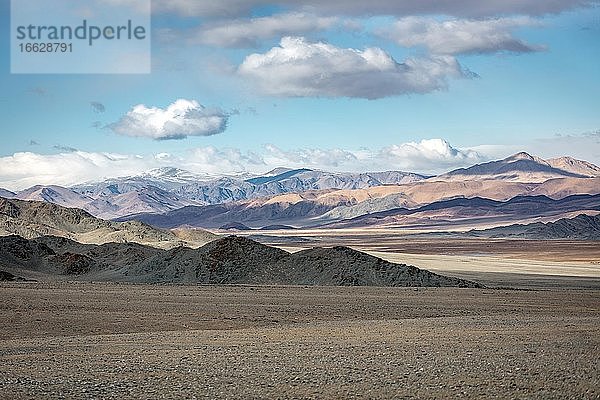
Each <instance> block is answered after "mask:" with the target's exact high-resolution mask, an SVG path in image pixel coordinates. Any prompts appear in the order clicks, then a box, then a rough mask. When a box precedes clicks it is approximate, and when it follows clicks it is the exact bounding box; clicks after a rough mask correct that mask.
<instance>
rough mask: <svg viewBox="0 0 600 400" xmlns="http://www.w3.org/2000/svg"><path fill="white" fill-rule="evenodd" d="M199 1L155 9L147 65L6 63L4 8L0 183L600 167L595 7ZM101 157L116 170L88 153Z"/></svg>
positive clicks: (159, 4)
mask: <svg viewBox="0 0 600 400" xmlns="http://www.w3.org/2000/svg"><path fill="white" fill-rule="evenodd" d="M94 1H100V0H94ZM123 1H124V0H123ZM192 3H195V6H194V7H189V4H192ZM210 3H213V2H203V1H196V2H188V3H187V5H188V7H186V6H185V5H186V3H185V2H183V1H175V2H165V1H163V0H156V1H155V2H154V3H153V14H152V25H153V32H152V73H151V74H147V75H115V74H106V75H102V74H92V75H69V74H59V75H51V74H41V75H20V74H11V73H10V54H9V50H10V34H11V32H10V28H9V27H10V6H9V1H7V0H1V6H0V7H1V8H0V13H1V21H0V25H1V26H2V37H1V39H0V40H1V41H0V87H1V88H2V89H1V92H0V107H1V108H0V109H1V110H2V111H1V112H2V130H1V133H0V135H2V136H1V139H2V147H1V154H0V157H1V158H0V186H4V187H9V188H19V187H22V186H25V185H26V184H28V183H32V182H36V181H39V182H40V183H51V182H49V180H55V181H56V182H54V183H61V184H70V183H75V181H78V180H87V179H98V178H102V177H105V176H114V175H122V174H129V173H136V172H141V171H142V170H143V169H149V168H153V167H157V166H165V165H167V164H173V165H175V166H178V167H185V168H188V169H192V170H195V171H194V172H209V173H235V172H241V171H250V172H262V171H266V170H268V169H270V168H272V167H275V166H278V165H276V164H286V165H285V166H293V167H294V166H306V167H312V168H323V169H330V170H357V169H378V170H381V169H412V170H414V171H416V172H427V173H432V172H433V173H435V172H441V171H443V170H446V169H450V168H454V167H460V166H464V165H469V164H471V163H473V162H479V161H484V160H488V159H492V158H498V157H502V156H506V155H509V154H511V153H513V152H516V151H520V150H525V151H528V152H531V153H533V154H538V155H540V156H543V157H553V156H560V155H571V156H575V157H578V158H583V159H587V160H588V161H591V162H595V163H600V133H599V129H600V112H598V110H599V109H598V104H600V99H599V98H598V97H599V94H600V73H599V70H598V65H600V46H599V45H598V38H599V37H600V7H599V6H598V3H596V2H585V1H576V0H573V1H562V2H559V1H549V2H547V3H546V6H541V5H540V2H535V1H524V2H522V5H521V6H520V7H519V8H518V9H514V10H513V9H511V8H510V5H506V3H507V2H500V1H495V0H494V1H490V2H485V3H486V4H487V5H488V6H489V7H487V8H486V7H482V9H481V10H479V9H475V8H474V7H473V4H474V3H473V2H472V1H471V0H465V1H462V0H459V1H457V2H454V3H452V4H453V6H452V7H446V8H443V7H441V6H439V7H437V6H436V2H432V1H424V2H423V3H422V4H426V3H427V4H428V3H431V6H430V7H425V6H423V7H421V9H415V10H411V9H410V6H409V5H408V4H410V3H409V2H404V3H405V4H407V5H406V7H404V6H398V7H396V8H397V9H394V7H393V6H389V5H386V3H385V2H383V1H379V0H377V1H374V3H373V4H372V7H371V8H370V9H369V10H366V11H365V10H363V9H362V7H361V6H360V3H359V2H357V1H355V0H351V1H349V2H346V3H345V4H347V5H348V6H347V8H345V6H344V2H341V1H338V2H336V1H332V2H328V3H327V4H328V5H327V6H322V7H321V6H319V5H318V4H319V2H313V1H310V0H306V1H299V2H291V1H283V2H280V3H276V2H275V3H270V2H267V1H263V0H256V1H252V0H248V1H245V0H236V1H231V2H229V3H230V7H229V8H227V7H225V5H227V4H228V2H227V1H224V2H222V3H221V4H222V5H224V6H223V9H222V10H213V9H212V8H211V7H212V6H210V5H209V4H210ZM400 3H402V2H398V4H400ZM438 3H441V2H438ZM495 3H497V4H498V6H497V7H494V4H495ZM508 3H512V2H508ZM182 4H183V6H181V5H182ZM388 4H389V2H388ZM544 7H546V8H544ZM423 8H426V10H425V11H424V10H423ZM282 18H287V19H288V20H286V22H285V23H281V22H280V21H281V19H282ZM240 26H245V27H246V28H244V29H245V30H243V31H242V33H241V34H240V33H236V31H235V28H236V27H238V28H239V27H240ZM215 28H219V29H221V30H218V29H217V30H215ZM215 32H216V33H215ZM222 32H226V33H227V35H223V34H222ZM423 32H428V33H427V34H424V33H423ZM455 33H458V34H459V35H458V36H457V37H456V38H454V39H453V40H449V39H448V38H450V39H452V37H453V35H454V34H455ZM253 35H254V36H253ZM288 36H289V37H292V38H294V40H292V41H289V42H287V44H284V42H282V38H283V37H288ZM249 38H250V39H252V40H250V39H249ZM232 43H233V44H232ZM282 48H285V49H282ZM368 48H375V49H377V52H375V53H373V54H375V55H374V56H373V57H375V58H369V57H371V53H369V50H366V49H368ZM351 49H352V50H351ZM251 54H255V55H256V60H257V63H254V64H253V63H251V60H250V57H249V56H250V55H251ZM290 54H293V57H292V59H291V61H290V59H289V58H285V57H288V56H290ZM294 57H295V58H294ZM327 57H332V59H328V58H327ZM377 57H379V58H377ZM365 59H367V60H368V62H366V63H365V61H364V60H365ZM298 60H300V61H298ZM369 60H374V61H369ZM390 60H392V61H393V62H394V63H393V64H392V65H391V66H390V63H389V61H390ZM407 60H415V61H414V63H412V64H411V62H412V61H407ZM294 63H300V64H294ZM382 71H383V72H382ZM294 74H295V75H294ZM315 82H318V83H315ZM178 99H182V100H184V102H182V103H178V106H177V107H183V110H181V109H179V108H177V107H175V108H173V110H175V111H174V112H176V113H177V112H178V113H180V115H181V119H179V120H176V121H172V123H170V125H164V126H163V125H160V123H159V125H160V126H156V124H155V125H152V126H147V127H146V126H145V125H143V124H144V123H145V122H140V120H137V118H141V119H144V118H146V116H148V115H153V116H157V118H159V120H161V121H163V122H164V119H165V118H169V117H168V115H167V114H163V113H164V112H167V110H168V107H169V106H170V105H173V104H175V102H176V101H177V100H178ZM92 103H94V104H96V105H98V104H100V105H101V107H94V106H93V105H92ZM137 105H143V107H144V108H143V109H141V111H140V110H139V109H138V111H134V107H135V106H137ZM181 113H183V114H181ZM161 118H162V119H161ZM209 118H210V121H211V124H212V125H211V126H210V127H206V126H205V124H206V123H207V121H208V120H209ZM133 120H135V121H137V122H136V125H135V127H134V126H132V123H133V122H132V121H133ZM140 124H142V125H141V126H140ZM152 132H153V133H152ZM107 153H109V154H117V155H119V156H118V157H117V159H118V160H117V161H118V162H115V163H111V162H110V161H111V160H110V159H109V160H104V161H102V162H97V161H94V159H95V157H96V156H100V158H102V155H103V154H107ZM23 154H25V155H26V156H24V155H23ZM60 160H64V161H65V162H67V163H68V164H69V165H71V166H72V168H75V169H77V165H79V164H77V163H78V162H81V168H80V170H81V172H80V173H71V174H66V175H65V173H64V171H62V170H60V169H58V170H56V171H55V172H52V171H48V169H49V165H53V164H56V162H60ZM123 160H127V162H123ZM140 160H142V161H140ZM113 161H114V160H113ZM94 163H96V164H94ZM94 165H95V166H96V167H98V168H97V169H102V172H101V173H99V172H97V169H96V170H95V169H94V168H93V166H94ZM50 169H51V168H50ZM89 171H95V172H89Z"/></svg>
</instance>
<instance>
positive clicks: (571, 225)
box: [468, 214, 600, 240]
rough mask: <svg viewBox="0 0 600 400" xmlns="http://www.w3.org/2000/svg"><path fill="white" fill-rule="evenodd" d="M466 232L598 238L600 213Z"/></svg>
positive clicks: (535, 237) (486, 235) (528, 236)
mask: <svg viewBox="0 0 600 400" xmlns="http://www.w3.org/2000/svg"><path fill="white" fill-rule="evenodd" d="M468 234H469V235H471V236H480V237H493V238H499V237H519V238H526V239H575V240H600V215H586V214H580V215H578V216H576V217H575V218H562V219H559V220H558V221H555V222H548V223H541V222H536V223H532V224H527V225H523V224H513V225H509V226H503V227H498V228H492V229H485V230H472V231H470V232H468Z"/></svg>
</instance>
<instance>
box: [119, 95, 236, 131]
mask: <svg viewBox="0 0 600 400" xmlns="http://www.w3.org/2000/svg"><path fill="white" fill-rule="evenodd" d="M228 118H229V117H228V115H227V114H226V113H225V112H223V111H221V110H219V109H216V108H215V109H209V108H206V107H204V106H203V105H201V104H200V103H198V102H197V101H196V100H185V99H179V100H176V101H175V102H174V103H172V104H170V105H169V106H168V107H167V108H164V109H163V108H158V107H147V106H145V105H143V104H139V105H136V106H134V107H133V108H132V109H131V110H129V112H127V114H125V115H124V116H123V117H121V119H120V120H119V121H117V122H115V123H112V124H110V125H109V126H108V127H109V128H110V129H111V130H112V131H113V132H115V133H117V134H119V135H123V136H134V137H145V138H151V139H155V140H168V139H184V138H186V137H188V136H211V135H216V134H218V133H222V132H224V131H225V129H226V128H227V122H228Z"/></svg>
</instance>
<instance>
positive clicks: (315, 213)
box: [2, 153, 600, 228]
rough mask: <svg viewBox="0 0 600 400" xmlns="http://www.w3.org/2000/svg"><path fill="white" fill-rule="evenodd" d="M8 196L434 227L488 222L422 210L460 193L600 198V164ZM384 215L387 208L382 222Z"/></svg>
mask: <svg viewBox="0 0 600 400" xmlns="http://www.w3.org/2000/svg"><path fill="white" fill-rule="evenodd" d="M2 193H4V194H5V195H6V196H5V197H11V198H14V199H22V200H37V201H43V202H47V203H54V204H58V205H62V206H65V207H75V208H80V209H84V210H86V211H87V212H88V213H90V214H91V215H94V216H96V217H100V218H104V219H114V220H116V221H121V222H123V221H131V220H137V221H143V222H146V223H148V224H150V225H154V226H158V227H160V228H177V227H181V228H189V227H196V228H220V227H232V226H234V225H235V224H240V225H239V226H242V225H247V226H248V227H250V228H262V227H266V226H272V225H284V226H291V227H317V226H327V227H329V228H333V227H343V226H347V227H349V226H352V227H360V226H371V225H372V224H375V225H380V224H383V225H385V226H406V225H409V226H437V225H439V224H440V223H441V224H442V225H443V224H445V223H448V224H450V225H452V224H455V223H456V222H457V221H462V222H463V223H464V224H468V223H474V222H477V221H483V220H486V218H484V217H483V216H482V215H481V213H482V211H481V209H480V207H479V206H478V205H477V204H475V203H476V200H474V201H473V202H471V204H470V205H468V206H467V205H463V206H461V208H460V211H458V210H459V208H458V206H453V207H450V206H449V205H450V204H452V203H448V207H445V208H440V209H437V210H426V209H423V207H425V206H428V205H430V204H433V203H438V202H444V201H447V200H453V199H460V198H463V199H477V198H481V199H489V200H495V201H500V202H508V201H510V200H511V199H514V198H517V197H519V196H528V197H531V198H532V199H531V204H533V203H535V202H536V201H541V202H544V201H543V200H542V197H540V196H545V197H547V198H550V199H554V200H560V199H563V198H566V197H569V196H573V195H578V194H592V195H595V194H600V168H599V167H597V166H595V165H593V164H591V163H588V162H585V161H581V160H576V159H573V158H571V157H561V158H555V159H548V160H543V159H541V158H539V157H535V156H532V155H529V154H527V153H517V154H515V155H513V156H510V157H507V158H505V159H503V160H498V161H491V162H487V163H483V164H478V165H474V166H472V167H469V168H464V169H457V170H454V171H450V172H448V173H445V174H441V175H438V176H429V177H428V176H424V175H419V174H414V173H407V172H397V171H388V172H378V173H361V174H350V173H329V172H324V171H314V170H309V169H286V168H277V169H275V170H272V171H270V172H269V173H266V174H264V175H261V176H248V175H239V176H227V177H214V176H208V175H198V174H193V173H190V172H187V171H183V170H180V169H176V168H160V169H156V170H152V171H150V172H148V173H145V174H142V175H139V176H132V177H124V178H115V179H109V180H106V181H102V182H91V183H85V184H79V185H75V186H73V187H70V188H65V187H60V186H34V187H32V188H29V189H26V190H23V191H20V192H18V193H12V192H9V191H4V192H2ZM536 199H537V200H536ZM400 209H401V210H413V211H412V212H407V211H402V212H401V213H400V214H398V215H396V216H395V217H392V216H391V214H390V212H394V210H396V211H397V210H400ZM390 210H391V211H390ZM416 210H418V211H416ZM494 210H495V211H494V212H497V211H498V210H500V208H495V209H494ZM530 210H533V209H530ZM591 210H594V208H593V207H592V208H591ZM446 211H447V212H446ZM576 211H582V212H584V213H585V212H587V211H589V210H587V211H586V209H580V210H577V209H569V211H564V212H563V213H560V212H556V213H552V214H551V215H550V214H547V215H545V216H546V217H547V218H548V219H547V221H551V220H555V219H560V218H564V217H572V216H573V213H575V212H576ZM381 213H384V214H385V213H388V214H386V218H381V215H382V214H381ZM444 213H445V214H444ZM517 214H518V213H512V214H510V213H509V214H507V213H504V212H502V213H501V214H500V215H494V216H493V217H490V218H487V221H488V222H490V223H495V222H498V223H514V222H521V221H519V218H521V219H524V220H526V219H528V218H533V217H535V215H536V213H535V211H531V212H528V213H524V214H521V215H517ZM469 215H470V217H469ZM505 217H506V218H505ZM503 218H504V219H503ZM359 224H364V225H359Z"/></svg>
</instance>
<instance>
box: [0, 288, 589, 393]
mask: <svg viewBox="0 0 600 400" xmlns="http://www.w3.org/2000/svg"><path fill="white" fill-rule="evenodd" d="M0 299H1V301H0V327H1V328H0V398H3V399H4V398H7V399H12V398H32V399H33V398H36V399H37V398H65V399H73V398H75V399H77V398H89V399H97V398H119V399H124V398H125V399H126V398H232V399H252V398H331V399H334V398H373V399H378V398H450V397H452V398H455V397H460V398H502V399H506V398H539V399H552V398H561V399H563V398H573V399H585V398H590V399H592V398H599V397H600V361H599V360H600V291H595V290H586V291H565V290H542V291H514V290H489V289H418V290H414V289H389V288H315V287H310V288H304V287H248V286H233V287H223V286H220V287H219V286H143V285H123V284H84V283H43V284H42V283H4V284H0Z"/></svg>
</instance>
